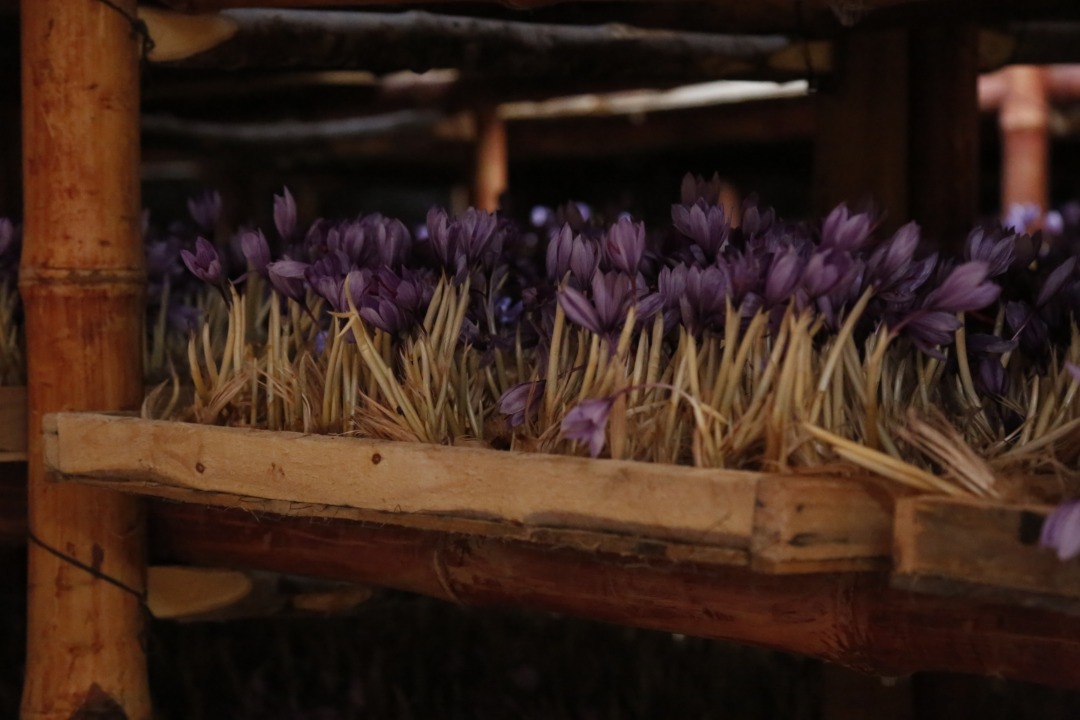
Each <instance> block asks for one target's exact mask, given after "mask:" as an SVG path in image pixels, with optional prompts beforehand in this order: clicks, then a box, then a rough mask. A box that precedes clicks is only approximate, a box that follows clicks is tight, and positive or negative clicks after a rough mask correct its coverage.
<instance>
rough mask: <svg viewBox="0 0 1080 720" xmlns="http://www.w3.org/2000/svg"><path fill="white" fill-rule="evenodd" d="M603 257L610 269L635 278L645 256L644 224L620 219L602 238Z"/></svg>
mask: <svg viewBox="0 0 1080 720" xmlns="http://www.w3.org/2000/svg"><path fill="white" fill-rule="evenodd" d="M603 247H604V257H605V258H606V259H607V261H608V263H609V264H610V265H611V267H612V268H614V269H616V270H619V271H620V272H624V273H626V274H627V275H629V276H630V277H637V274H638V270H639V269H640V267H641V258H642V257H643V256H644V255H645V224H644V223H634V222H631V221H630V220H629V219H628V218H621V219H620V220H619V222H617V223H615V224H614V225H612V226H611V229H609V230H608V232H607V235H606V236H605V238H604V245H603Z"/></svg>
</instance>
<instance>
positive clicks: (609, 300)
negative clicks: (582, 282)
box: [559, 271, 664, 344]
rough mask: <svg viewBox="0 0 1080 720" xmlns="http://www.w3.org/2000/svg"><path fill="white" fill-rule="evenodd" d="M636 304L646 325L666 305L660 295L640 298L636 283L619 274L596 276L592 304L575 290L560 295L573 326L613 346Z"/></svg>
mask: <svg viewBox="0 0 1080 720" xmlns="http://www.w3.org/2000/svg"><path fill="white" fill-rule="evenodd" d="M634 304H636V305H637V319H638V322H643V321H645V320H647V319H648V318H650V317H652V316H653V315H655V314H656V313H657V312H658V311H659V310H660V308H661V307H662V306H663V304H664V301H663V298H662V297H660V295H659V294H658V293H654V294H652V295H644V296H642V297H640V298H639V292H638V287H637V284H636V282H635V281H634V280H631V279H630V278H629V277H627V276H626V275H624V274H622V273H619V272H609V273H604V272H599V271H597V272H596V273H595V274H593V277H592V299H591V300H590V299H589V298H587V297H586V296H585V294H584V293H582V292H581V291H580V290H577V289H576V288H572V287H565V288H563V289H562V290H560V291H559V305H560V306H561V307H562V309H563V312H565V313H566V317H567V318H568V319H569V320H570V322H572V323H574V324H576V325H580V326H581V327H583V328H585V329H586V330H589V331H590V332H593V333H596V334H597V335H600V336H601V337H604V338H606V339H607V340H608V342H609V343H610V344H614V341H615V338H616V337H617V336H618V334H619V331H620V330H621V329H622V326H623V323H624V322H625V321H626V313H627V310H629V308H630V306H631V305H634Z"/></svg>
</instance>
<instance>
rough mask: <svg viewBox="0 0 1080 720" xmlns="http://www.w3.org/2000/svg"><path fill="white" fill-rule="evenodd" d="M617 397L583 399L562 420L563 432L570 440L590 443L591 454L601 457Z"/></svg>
mask: <svg viewBox="0 0 1080 720" xmlns="http://www.w3.org/2000/svg"><path fill="white" fill-rule="evenodd" d="M614 404H615V398H611V397H607V398H599V399H595V400H583V401H582V402H580V403H578V404H577V405H575V406H574V407H573V408H572V409H571V410H570V411H569V412H567V413H566V416H565V417H563V421H562V425H561V427H562V433H563V436H564V437H566V438H567V439H568V440H575V441H578V442H585V443H588V444H589V455H591V456H592V457H594V458H595V457H599V456H600V452H601V451H602V450H603V449H604V444H605V442H606V435H607V424H608V418H609V417H610V416H611V408H612V406H613V405H614Z"/></svg>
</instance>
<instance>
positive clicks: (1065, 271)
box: [1035, 255, 1076, 308]
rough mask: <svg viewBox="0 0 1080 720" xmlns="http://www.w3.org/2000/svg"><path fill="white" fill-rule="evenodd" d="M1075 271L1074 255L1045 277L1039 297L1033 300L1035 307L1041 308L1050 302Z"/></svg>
mask: <svg viewBox="0 0 1080 720" xmlns="http://www.w3.org/2000/svg"><path fill="white" fill-rule="evenodd" d="M1075 270H1076V256H1075V255H1074V256H1073V257H1071V258H1069V259H1068V260H1066V261H1065V262H1063V263H1061V264H1060V265H1058V266H1057V267H1056V268H1054V270H1053V271H1052V272H1051V273H1050V274H1049V275H1047V276H1046V280H1045V281H1044V282H1043V284H1042V287H1041V288H1039V295H1038V298H1036V300H1035V307H1040V308H1041V307H1043V306H1044V305H1046V304H1047V303H1048V302H1050V300H1051V299H1052V298H1053V297H1054V296H1055V295H1057V294H1058V292H1060V291H1061V288H1062V287H1063V286H1064V285H1065V282H1066V281H1067V280H1068V279H1069V278H1071V277H1072V275H1073V272H1074V271H1075Z"/></svg>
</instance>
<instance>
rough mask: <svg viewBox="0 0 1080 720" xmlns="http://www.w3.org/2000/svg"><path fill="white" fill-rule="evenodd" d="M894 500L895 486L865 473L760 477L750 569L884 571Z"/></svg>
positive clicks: (777, 571) (889, 550) (779, 571)
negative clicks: (838, 475)
mask: <svg viewBox="0 0 1080 720" xmlns="http://www.w3.org/2000/svg"><path fill="white" fill-rule="evenodd" d="M895 501H896V491H895V490H893V489H892V488H890V487H889V486H888V485H886V484H883V483H882V482H881V481H880V480H877V479H872V478H869V477H864V476H855V477H830V476H821V475H810V474H807V475H781V476H769V477H763V478H762V479H761V480H760V481H759V483H758V495H757V503H756V509H755V516H754V532H753V537H752V540H751V545H750V547H751V564H752V567H753V569H754V570H756V571H758V572H764V573H772V574H798V573H821V572H865V571H880V570H887V569H888V568H889V567H890V566H891V564H892V540H893V508H894V504H895Z"/></svg>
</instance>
